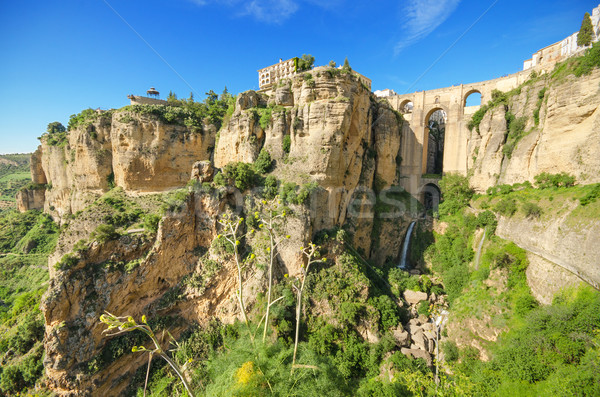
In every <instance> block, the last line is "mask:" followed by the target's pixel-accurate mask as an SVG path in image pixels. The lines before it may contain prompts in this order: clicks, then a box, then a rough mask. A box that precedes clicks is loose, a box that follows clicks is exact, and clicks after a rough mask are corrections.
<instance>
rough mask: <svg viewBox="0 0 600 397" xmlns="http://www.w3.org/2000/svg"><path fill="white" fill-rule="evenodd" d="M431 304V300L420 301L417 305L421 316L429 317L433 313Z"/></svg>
mask: <svg viewBox="0 0 600 397" xmlns="http://www.w3.org/2000/svg"><path fill="white" fill-rule="evenodd" d="M429 306H430V303H429V301H421V302H419V306H418V307H417V313H419V315H420V316H426V317H429V315H430V314H431V312H430V308H429Z"/></svg>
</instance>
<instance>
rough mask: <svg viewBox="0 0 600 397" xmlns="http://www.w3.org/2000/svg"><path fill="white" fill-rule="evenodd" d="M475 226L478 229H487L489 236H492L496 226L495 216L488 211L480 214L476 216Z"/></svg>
mask: <svg viewBox="0 0 600 397" xmlns="http://www.w3.org/2000/svg"><path fill="white" fill-rule="evenodd" d="M477 225H478V226H479V227H489V232H490V234H493V233H494V232H495V231H496V226H498V221H497V220H496V215H495V214H494V213H493V212H492V211H489V210H486V211H483V212H480V213H479V215H477Z"/></svg>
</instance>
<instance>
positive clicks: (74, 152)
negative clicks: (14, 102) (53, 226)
mask: <svg viewBox="0 0 600 397" xmlns="http://www.w3.org/2000/svg"><path fill="white" fill-rule="evenodd" d="M215 134H216V131H215V127H214V126H212V125H205V126H204V129H203V130H202V132H192V131H191V129H189V128H187V127H185V126H180V125H171V124H166V123H164V122H161V121H160V120H159V119H157V118H156V117H153V116H149V115H143V114H137V113H134V112H131V111H127V110H123V111H116V112H114V113H112V115H111V114H110V113H107V114H106V115H105V116H101V117H98V119H97V120H96V121H94V122H92V123H90V124H89V125H85V126H80V127H77V128H75V129H73V130H72V131H69V133H68V134H67V136H66V138H65V140H64V141H63V142H62V143H60V144H50V143H49V137H48V136H45V137H43V138H42V144H41V146H40V147H39V148H38V149H37V151H36V152H35V153H34V154H33V156H32V158H31V170H32V179H33V181H34V183H38V184H47V189H46V192H45V196H44V197H43V198H42V202H43V208H44V210H45V211H46V212H48V213H50V214H52V215H53V216H56V217H57V218H58V219H64V218H65V217H66V216H67V215H69V214H73V213H75V212H77V211H80V210H82V209H83V208H84V207H85V206H86V205H87V204H89V203H90V202H91V201H93V200H94V199H95V198H96V197H98V196H99V195H100V194H102V193H104V192H106V191H108V190H109V189H110V188H111V187H112V186H113V184H114V186H119V187H122V188H124V189H125V190H126V191H129V192H158V191H164V190H168V189H172V188H175V187H181V186H184V185H185V184H186V183H187V181H188V180H189V173H190V170H191V168H192V165H193V164H194V162H196V161H198V160H210V158H211V155H212V148H213V147H214V138H215ZM32 194H33V193H28V192H24V193H23V194H22V200H20V203H22V205H21V206H20V208H22V210H27V209H32V208H39V196H40V193H36V194H37V195H36V196H35V200H33V201H32V199H31V196H32Z"/></svg>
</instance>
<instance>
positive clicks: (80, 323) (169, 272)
mask: <svg viewBox="0 0 600 397" xmlns="http://www.w3.org/2000/svg"><path fill="white" fill-rule="evenodd" d="M328 69H329V68H317V69H315V70H313V71H311V72H310V76H311V77H308V76H305V75H300V76H297V77H296V78H294V79H292V80H291V81H288V82H286V83H285V84H283V85H281V86H280V87H277V88H276V89H274V90H273V91H272V92H269V93H256V92H253V91H249V92H245V93H242V94H240V95H239V96H238V98H237V101H236V108H235V111H234V113H233V114H232V115H230V117H228V118H227V119H226V121H225V122H224V125H223V128H222V129H221V130H220V131H219V138H218V143H216V147H215V137H216V135H217V132H216V130H215V128H214V127H211V126H205V128H203V132H194V131H191V130H190V129H188V128H187V127H185V126H182V125H169V124H165V123H164V122H161V121H160V120H158V119H156V118H154V117H153V116H149V115H142V114H137V113H132V112H131V111H130V110H123V111H115V112H113V114H112V116H111V117H110V118H105V119H103V120H99V121H97V122H94V123H93V124H92V125H91V126H87V127H85V128H84V127H80V128H77V129H75V130H73V131H70V132H69V134H68V135H67V141H66V142H64V144H62V145H50V144H49V143H48V142H47V141H46V140H44V141H43V142H42V146H41V147H40V149H38V151H37V152H36V154H35V155H34V156H33V158H34V161H33V162H32V163H33V165H32V169H35V171H34V180H37V181H40V182H39V183H40V184H41V183H47V184H48V186H50V185H51V188H49V189H48V190H46V191H45V203H44V207H45V211H47V212H49V213H51V214H53V215H55V216H57V217H59V218H62V219H64V220H67V215H69V214H74V218H73V217H72V218H73V220H72V221H70V222H68V223H67V222H65V224H66V226H65V228H66V229H65V232H63V233H62V234H61V237H60V239H59V243H58V248H57V250H56V252H55V253H54V254H52V255H51V257H50V260H49V267H50V276H51V279H50V286H49V289H48V291H47V293H46V294H45V296H44V298H43V304H42V310H43V312H44V316H45V322H46V338H45V347H46V356H45V368H46V373H47V376H48V382H49V385H50V386H51V388H52V389H53V390H54V391H56V392H58V393H59V394H60V395H90V394H91V395H119V394H120V393H122V392H123V390H124V388H125V387H126V386H127V385H128V383H129V381H130V379H131V376H132V374H133V373H134V371H136V370H138V368H140V367H141V366H143V365H144V362H145V357H144V356H143V355H134V354H129V353H128V352H122V356H120V357H119V359H116V360H113V359H114V357H112V358H111V360H107V361H104V358H103V357H105V356H107V355H108V356H110V355H111V354H113V353H114V351H115V347H114V346H115V343H117V342H115V341H114V340H111V338H108V337H107V336H106V335H105V334H102V330H104V329H105V326H104V325H102V324H101V323H100V322H99V320H98V318H99V316H100V315H101V314H102V312H103V311H108V312H111V313H114V314H117V315H125V314H126V315H132V316H134V317H136V318H139V317H140V316H141V315H142V314H145V315H147V316H148V318H163V319H165V318H177V319H179V320H178V322H176V323H173V324H172V326H170V331H171V332H172V333H173V334H174V335H175V336H176V337H177V335H179V333H181V332H183V331H184V330H186V329H187V328H189V326H190V324H193V323H203V322H205V321H207V320H208V319H210V318H214V317H216V318H220V319H222V320H223V321H225V322H231V321H233V320H234V319H235V318H239V317H240V312H239V309H238V305H237V303H236V300H235V292H234V291H235V289H236V288H237V271H236V265H235V262H234V261H233V260H232V258H229V257H227V255H225V254H223V253H215V252H214V251H213V250H214V248H212V247H211V243H212V241H213V239H214V238H215V236H216V235H217V233H218V228H217V219H218V217H219V215H220V214H222V213H223V212H224V211H226V210H227V209H228V208H229V209H231V210H234V209H236V210H237V209H240V203H241V202H244V200H246V201H248V202H252V201H253V200H258V197H255V196H254V193H252V192H245V197H244V198H242V195H241V194H240V192H237V191H234V189H229V188H221V189H220V190H218V191H216V190H213V191H211V192H210V193H209V192H205V191H190V194H189V195H188V198H187V202H186V204H185V206H184V208H183V209H182V210H181V211H180V212H177V213H173V212H168V213H167V214H166V215H165V216H164V217H163V218H162V220H161V222H160V226H159V229H158V232H157V233H156V234H141V233H140V231H139V230H137V231H136V230H133V231H129V232H125V231H123V235H121V236H120V237H119V238H118V239H117V240H114V241H108V242H105V243H100V242H98V241H96V240H94V239H93V238H91V237H90V234H91V232H92V231H93V230H95V229H96V227H97V226H98V225H99V224H101V223H103V222H104V220H103V219H104V216H105V215H106V214H104V213H102V212H100V211H99V210H98V209H97V206H96V207H95V206H94V205H91V206H88V205H87V204H88V203H90V202H92V201H93V200H94V199H96V198H98V196H99V195H101V194H102V193H104V192H106V191H107V190H109V188H110V187H112V184H113V183H114V185H115V186H117V187H121V188H122V189H123V191H124V192H123V194H125V195H127V197H129V198H131V199H132V200H138V201H137V202H138V203H141V202H142V198H143V199H145V200H146V201H147V202H153V199H152V197H154V195H152V194H150V193H157V192H163V191H165V190H169V189H172V188H177V187H182V186H185V185H186V183H187V182H188V181H189V179H190V172H191V173H192V176H193V177H194V178H195V179H199V177H200V176H199V175H200V174H201V173H202V172H203V171H202V170H203V169H207V170H208V169H210V170H211V172H208V171H207V173H210V174H212V167H211V164H210V160H213V147H214V165H215V167H218V168H222V167H224V166H225V165H226V164H228V163H229V162H233V161H243V162H253V161H254V160H255V159H256V158H257V156H258V154H259V153H260V151H261V150H262V149H263V148H264V149H266V150H268V151H269V152H270V154H271V156H272V158H273V159H274V161H275V164H276V167H275V169H274V171H273V173H274V175H275V176H276V177H277V178H279V179H280V180H281V181H282V182H295V183H298V184H305V183H308V182H317V183H318V185H319V189H317V191H316V192H315V194H314V195H313V196H311V200H310V203H308V205H293V204H290V206H291V207H292V209H293V212H294V216H293V217H290V218H289V219H288V220H287V221H286V223H285V225H283V226H282V231H283V233H284V235H288V234H289V236H290V238H288V239H285V241H284V242H282V244H281V245H280V246H279V249H278V253H279V256H278V264H277V268H276V273H280V274H278V276H280V277H283V274H289V275H290V276H294V275H297V274H298V273H299V272H300V271H301V270H300V269H301V266H302V264H303V260H304V258H303V257H302V255H301V254H300V248H301V247H303V246H306V244H307V243H308V242H309V241H311V240H312V239H313V238H314V236H315V232H317V231H320V230H322V229H325V228H332V227H342V226H344V227H346V228H347V229H348V230H349V231H350V232H351V234H352V236H353V238H354V241H353V243H354V245H355V246H356V247H357V248H358V249H359V250H362V252H363V253H364V256H365V257H366V258H373V259H374V260H376V261H377V262H378V263H383V262H384V261H385V260H386V259H387V258H388V257H395V256H397V254H398V252H399V249H400V244H401V240H402V236H403V235H404V233H405V230H406V227H407V226H408V223H409V222H410V219H409V218H411V217H414V216H416V215H417V214H416V212H415V211H413V212H412V213H411V212H408V213H407V212H395V213H394V214H393V216H389V217H386V218H381V219H379V218H374V216H375V209H374V207H375V204H376V203H378V202H379V201H377V198H376V195H375V192H380V191H382V190H384V189H385V188H387V187H390V186H392V185H397V184H398V180H399V177H400V176H399V174H398V172H397V168H398V153H399V151H400V146H401V143H402V136H401V131H402V119H401V117H400V116H399V115H398V113H396V112H394V111H393V110H392V109H391V108H390V107H389V105H387V104H386V103H385V102H379V101H377V99H376V98H375V97H374V96H372V94H371V93H370V92H369V91H368V89H366V88H365V87H363V86H362V85H361V84H360V82H359V81H358V80H357V79H356V78H355V77H354V76H352V75H350V74H344V73H339V71H338V72H335V71H334V72H331V71H328ZM265 112H271V116H270V118H269V117H263V120H262V123H261V117H262V116H263V115H264V113H265ZM265 118H269V121H268V122H267V123H265ZM261 124H262V125H263V126H261ZM263 127H264V128H263ZM288 139H289V141H290V145H289V148H287V147H285V146H284V142H285V141H287V140H288ZM201 160H208V162H206V161H204V162H202V163H199V162H198V161H201ZM194 164H195V165H194ZM194 175H196V176H194ZM207 175H208V174H207ZM202 178H204V176H202ZM209 179H210V178H209ZM209 179H208V180H209ZM373 188H376V189H375V190H373ZM190 189H192V188H191V187H190ZM42 192H43V190H42ZM139 193H146V194H144V195H140V194H139ZM397 193H398V192H395V193H394V194H397ZM377 197H379V196H377ZM394 197H396V196H394ZM404 198H406V197H404ZM27 200H29V199H27ZM27 200H26V198H24V199H23V201H24V202H25V201H27ZM29 201H35V200H34V199H33V198H32V199H31V200H29ZM158 201H160V200H158ZM393 201H394V200H393V198H392V197H391V196H390V197H388V198H387V201H386V197H384V203H386V205H390V203H393ZM144 205H145V204H144ZM148 205H150V204H148ZM391 207H392V208H394V207H393V206H391ZM144 208H145V207H144ZM415 208H416V207H415ZM78 211H81V212H78ZM94 211H97V212H94ZM242 215H244V214H242ZM247 215H248V214H246V216H247ZM388 215H389V214H388ZM259 233H260V232H259ZM259 233H257V236H256V237H252V236H247V237H246V238H245V242H244V244H248V245H250V246H252V244H257V246H260V244H264V241H262V240H260V239H261V238H262V239H264V238H265V236H262V237H260V236H258V234H259ZM374 236H376V237H377V238H376V239H375V240H377V242H376V243H375V244H374V243H373V240H374ZM81 239H82V240H84V241H87V243H86V245H85V246H84V247H81V246H80V245H81V244H78V246H76V245H75V244H76V242H77V241H79V240H81ZM254 239H256V241H254ZM75 247H76V250H75V251H73V250H74V249H75ZM257 252H258V250H257ZM205 253H206V254H205ZM67 254H69V255H75V257H76V260H75V261H74V264H72V265H71V266H70V267H68V268H56V267H55V265H56V264H57V263H59V262H60V261H61V258H63V257H64V256H65V255H67ZM259 255H261V254H259V253H257V256H259ZM259 259H260V260H261V261H262V262H265V261H266V258H259ZM209 262H210V264H211V266H215V264H216V270H214V273H212V274H211V275H210V276H207V274H206V273H205V271H204V269H205V267H206V266H208V263H209ZM191 279H193V280H195V281H194V283H191V282H188V281H189V280H191ZM244 279H245V286H244V295H245V296H246V297H247V299H248V301H247V304H248V305H249V307H251V306H252V304H253V303H254V300H255V297H256V294H257V292H259V291H262V290H264V284H265V282H266V278H265V275H264V271H263V270H261V269H259V268H258V267H250V268H249V269H248V270H247V271H245V273H244ZM186 280H188V281H186ZM198 280H199V281H198ZM198 284H201V286H198ZM175 290H177V291H179V293H181V294H182V295H184V296H185V299H182V300H176V299H175V301H170V299H171V298H170V297H171V296H172V295H174V296H177V294H174V293H173V291H175ZM169 316H172V317H169ZM169 321H170V320H169ZM127 348H130V346H127ZM121 357H122V358H121Z"/></svg>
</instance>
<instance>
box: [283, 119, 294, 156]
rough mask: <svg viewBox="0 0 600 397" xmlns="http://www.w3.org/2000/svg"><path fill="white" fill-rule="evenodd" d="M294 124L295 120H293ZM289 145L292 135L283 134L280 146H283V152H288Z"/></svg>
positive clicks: (290, 145) (290, 144)
mask: <svg viewBox="0 0 600 397" xmlns="http://www.w3.org/2000/svg"><path fill="white" fill-rule="evenodd" d="M294 124H296V122H295V121H294ZM294 128H296V127H294ZM291 147H292V137H291V136H290V135H284V137H283V142H282V148H283V151H284V153H286V154H289V153H290V149H291Z"/></svg>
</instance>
